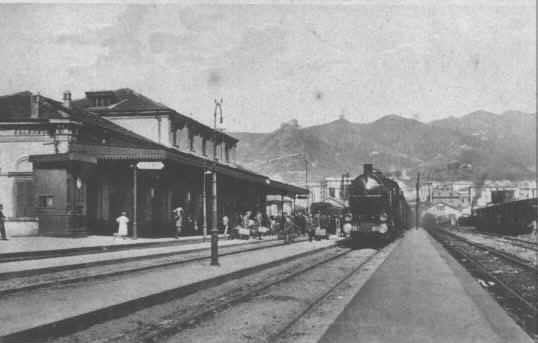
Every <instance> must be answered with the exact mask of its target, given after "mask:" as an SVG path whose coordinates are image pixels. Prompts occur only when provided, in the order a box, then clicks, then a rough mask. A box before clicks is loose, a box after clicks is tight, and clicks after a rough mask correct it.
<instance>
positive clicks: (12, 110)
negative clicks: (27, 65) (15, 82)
mask: <svg viewBox="0 0 538 343" xmlns="http://www.w3.org/2000/svg"><path fill="white" fill-rule="evenodd" d="M31 97H32V93H30V92H28V91H25V92H20V93H15V94H11V95H6V96H1V97H0V123H1V122H6V123H10V122H21V121H24V122H32V121H35V122H46V121H48V120H49V119H71V120H73V121H77V122H80V123H83V124H86V125H89V126H92V127H98V128H100V129H104V130H108V131H112V132H114V133H116V134H119V135H121V136H123V137H127V138H128V139H129V141H130V142H131V143H133V144H135V145H136V146H142V145H143V146H145V147H154V148H160V147H161V146H160V145H159V144H157V143H155V142H153V141H151V140H149V139H147V138H145V137H144V136H141V135H139V134H136V133H134V132H132V131H130V130H127V129H125V128H123V127H122V126H119V125H117V124H114V123H113V122H111V121H109V120H107V119H104V118H101V117H100V116H98V115H96V114H93V113H91V112H88V111H85V110H82V109H79V108H75V107H71V108H67V107H64V106H63V104H62V103H61V102H58V101H56V100H53V99H50V98H47V97H44V96H42V95H39V112H38V115H37V116H36V117H35V118H32V113H31V106H30V102H31Z"/></svg>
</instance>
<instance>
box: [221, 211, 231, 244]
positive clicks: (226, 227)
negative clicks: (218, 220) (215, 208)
mask: <svg viewBox="0 0 538 343" xmlns="http://www.w3.org/2000/svg"><path fill="white" fill-rule="evenodd" d="M222 230H223V233H224V237H225V238H226V239H230V234H229V232H230V219H229V218H228V216H224V217H222Z"/></svg>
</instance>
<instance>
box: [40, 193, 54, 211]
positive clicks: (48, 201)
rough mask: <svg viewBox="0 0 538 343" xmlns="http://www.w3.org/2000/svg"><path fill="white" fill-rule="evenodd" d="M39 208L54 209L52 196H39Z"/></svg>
mask: <svg viewBox="0 0 538 343" xmlns="http://www.w3.org/2000/svg"><path fill="white" fill-rule="evenodd" d="M39 207H40V208H52V207H54V197H53V196H52V195H40V196H39Z"/></svg>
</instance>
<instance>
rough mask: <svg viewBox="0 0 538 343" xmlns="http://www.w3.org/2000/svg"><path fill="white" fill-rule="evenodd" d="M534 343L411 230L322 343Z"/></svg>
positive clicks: (465, 275) (419, 233) (444, 255)
mask: <svg viewBox="0 0 538 343" xmlns="http://www.w3.org/2000/svg"><path fill="white" fill-rule="evenodd" d="M359 341H360V342H370V343H374V342H398V343H405V342H409V343H416V342H436V343H439V342H447V343H448V342H450V343H453V342H487V343H494V342H510V343H516V342H529V343H530V342H533V340H532V339H531V338H530V337H529V336H528V335H527V334H526V333H525V332H524V331H523V330H522V329H521V328H520V327H519V326H518V325H517V324H516V323H515V322H514V321H513V319H512V318H510V317H509V316H508V314H507V313H506V312H505V311H504V310H503V309H502V308H501V307H500V306H499V305H498V304H497V303H496V302H495V300H494V299H493V298H492V297H491V296H490V295H489V294H488V293H487V292H486V291H485V290H484V289H482V288H481V286H480V285H479V284H478V283H477V282H476V281H475V280H474V279H473V278H472V276H471V275H470V274H469V273H468V272H467V271H466V270H464V268H463V267H462V266H461V265H460V264H459V263H458V262H457V261H456V260H455V259H454V258H452V257H451V256H450V255H449V254H448V252H447V251H446V250H445V249H444V248H443V247H441V246H440V245H439V244H438V243H437V242H435V241H433V239H432V238H431V237H430V236H429V235H428V234H427V233H426V232H425V231H424V230H422V229H418V230H416V229H412V230H410V231H409V232H408V233H407V234H406V235H405V237H404V238H403V240H402V242H401V243H400V244H399V246H397V247H396V248H395V249H394V250H393V251H392V253H391V255H390V256H389V257H388V258H387V259H386V260H385V262H384V263H383V264H382V265H381V266H380V267H379V268H378V269H377V270H376V272H375V273H374V274H373V275H372V277H371V278H370V279H369V280H368V281H367V282H366V283H365V285H364V286H363V287H362V288H361V289H360V291H359V292H358V293H357V294H356V295H355V297H354V298H353V299H352V300H351V302H350V303H349V304H348V305H347V306H346V308H345V309H344V311H343V312H342V313H340V315H339V316H338V317H337V319H336V321H335V322H334V323H332V325H330V326H329V328H328V330H327V331H326V332H325V334H324V335H323V336H322V338H321V340H320V342H324V343H337V342H359Z"/></svg>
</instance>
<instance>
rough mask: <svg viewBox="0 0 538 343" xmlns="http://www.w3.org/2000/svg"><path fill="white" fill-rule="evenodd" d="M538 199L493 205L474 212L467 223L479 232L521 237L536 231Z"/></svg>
mask: <svg viewBox="0 0 538 343" xmlns="http://www.w3.org/2000/svg"><path fill="white" fill-rule="evenodd" d="M537 204H538V199H537V198H533V199H524V200H516V201H508V202H504V203H497V204H492V205H489V206H486V207H482V208H477V209H474V210H473V214H472V216H471V217H470V218H468V220H467V221H466V223H468V224H470V225H473V226H476V228H477V229H478V230H479V231H483V232H493V233H498V234H502V235H519V234H527V233H531V232H532V231H533V230H535V228H534V226H535V225H536V219H537V207H538V206H537Z"/></svg>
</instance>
